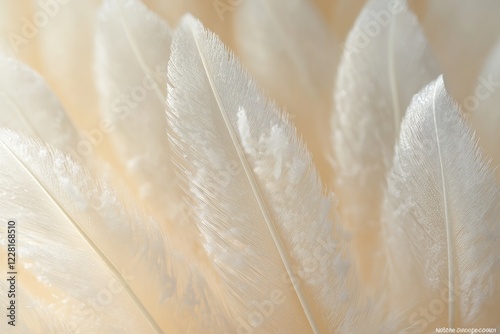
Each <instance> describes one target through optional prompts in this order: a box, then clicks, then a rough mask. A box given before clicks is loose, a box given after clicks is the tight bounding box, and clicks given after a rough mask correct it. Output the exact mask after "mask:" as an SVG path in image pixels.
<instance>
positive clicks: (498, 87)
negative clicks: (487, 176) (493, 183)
mask: <svg viewBox="0 0 500 334" xmlns="http://www.w3.org/2000/svg"><path fill="white" fill-rule="evenodd" d="M498 59H500V40H499V41H498V43H497V45H496V47H495V48H494V49H493V50H492V52H491V54H490V56H489V58H488V61H486V63H485V65H484V68H483V69H482V71H481V73H480V75H479V78H478V80H477V82H476V88H475V90H474V94H471V95H469V96H468V97H466V98H465V99H464V101H463V106H464V108H465V112H466V114H467V115H468V116H469V122H470V124H471V126H472V128H473V129H474V130H475V131H476V135H477V137H478V140H479V145H480V146H481V148H482V149H483V150H484V153H485V154H486V156H487V157H489V158H491V159H492V167H493V168H495V170H496V180H497V182H500V151H499V149H498V148H499V147H500V131H498V128H499V127H500V107H499V106H500V64H499V61H498Z"/></svg>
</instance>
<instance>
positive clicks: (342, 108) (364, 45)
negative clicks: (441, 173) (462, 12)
mask: <svg viewBox="0 0 500 334" xmlns="http://www.w3.org/2000/svg"><path fill="white" fill-rule="evenodd" d="M394 4H396V5H394ZM409 41H411V43H409ZM436 76H437V70H436V66H435V63H434V59H433V57H432V55H431V52H430V50H429V48H428V46H427V42H426V40H425V37H424V35H423V33H422V31H421V29H420V27H419V25H418V21H417V19H416V17H415V16H414V15H413V14H412V13H411V12H410V10H409V9H408V7H407V5H406V2H405V1H398V2H393V1H388V0H372V1H370V2H368V4H367V5H366V7H365V8H364V9H363V11H362V13H361V14H360V16H359V17H358V19H357V21H356V23H355V26H354V28H353V30H352V31H351V32H350V34H349V36H348V38H347V41H346V44H345V48H344V54H343V57H342V60H341V63H340V66H339V70H338V75H337V82H336V88H335V112H334V115H333V117H332V136H333V138H332V141H333V146H334V150H333V154H334V165H335V173H336V179H335V187H334V190H335V194H336V195H337V196H338V198H339V215H340V218H341V221H342V222H343V223H345V224H347V226H348V227H349V228H350V229H351V230H352V231H353V235H354V236H353V238H354V239H353V247H354V248H353V249H354V256H355V258H356V260H357V266H358V269H359V270H360V272H361V275H362V276H363V279H364V280H365V281H367V282H370V284H377V282H379V280H380V277H379V275H378V273H381V272H382V271H381V270H379V269H377V268H382V267H383V265H381V264H379V263H377V262H378V261H379V259H377V257H378V255H380V253H379V252H378V251H377V250H378V249H380V247H379V246H380V240H379V233H380V207H381V203H382V198H383V190H384V187H385V176H386V173H387V172H388V170H389V168H390V166H391V164H392V158H393V152H394V145H395V143H396V139H397V135H398V133H399V126H400V122H401V120H402V118H403V116H404V113H405V110H406V108H407V106H408V104H409V102H410V100H411V98H412V96H413V95H414V94H415V93H417V92H418V90H419V89H421V88H422V87H423V86H425V85H426V84H427V83H428V82H430V81H431V80H432V79H433V78H435V77H436Z"/></svg>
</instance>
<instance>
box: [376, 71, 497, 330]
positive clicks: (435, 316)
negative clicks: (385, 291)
mask: <svg viewBox="0 0 500 334" xmlns="http://www.w3.org/2000/svg"><path fill="white" fill-rule="evenodd" d="M499 221H500V188H499V187H498V185H496V184H495V181H494V175H493V172H492V170H491V169H490V168H489V166H488V165H487V164H486V162H485V159H484V157H483V156H482V154H481V153H480V152H479V150H478V149H477V146H476V140H475V139H474V135H473V133H472V132H471V131H470V129H469V128H468V126H467V125H466V123H465V121H464V120H463V119H462V117H461V115H460V112H459V110H458V107H457V105H456V103H455V102H454V101H453V100H452V99H451V98H450V96H449V94H448V92H447V91H446V89H445V87H444V84H443V79H442V77H441V76H440V77H439V78H438V79H437V80H436V81H434V82H432V83H431V84H429V85H428V86H427V87H425V88H424V89H423V90H422V91H421V92H420V93H419V94H418V95H416V96H415V97H414V99H413V101H412V103H411V105H410V107H409V108H408V112H407V116H406V118H405V120H404V122H403V125H402V129H401V134H400V141H399V144H398V146H397V149H396V153H395V158H394V166H393V169H392V171H391V173H390V175H389V178H388V190H387V193H386V199H385V205H384V230H385V236H386V239H385V241H386V244H385V246H386V247H387V254H388V267H389V281H388V286H390V287H391V289H392V290H393V296H394V304H393V306H394V307H395V309H397V310H402V311H403V312H405V313H406V314H407V317H408V326H409V327H410V326H411V327H412V328H413V331H414V332H415V333H428V332H429V331H431V330H432V331H433V330H434V329H435V328H438V327H450V328H464V327H465V328H467V327H468V328H480V327H482V328H488V327H490V328H491V327H493V328H496V327H497V326H498V301H499V300H500V299H499V296H500V288H499V286H498V283H499V280H498V276H499V274H500V273H499V266H498V264H499V257H498V255H499V254H500V243H499V242H498V240H499V237H500V225H499V224H498V222H499ZM493 301H495V302H493ZM495 305H496V308H495Z"/></svg>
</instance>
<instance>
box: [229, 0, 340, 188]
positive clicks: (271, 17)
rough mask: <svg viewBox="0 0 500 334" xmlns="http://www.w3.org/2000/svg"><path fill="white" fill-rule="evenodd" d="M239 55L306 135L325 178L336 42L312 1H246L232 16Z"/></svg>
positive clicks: (328, 174) (328, 169) (328, 175)
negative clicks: (233, 17) (233, 16)
mask: <svg viewBox="0 0 500 334" xmlns="http://www.w3.org/2000/svg"><path fill="white" fill-rule="evenodd" d="M234 31H235V43H236V54H237V55H238V56H239V57H240V58H241V60H242V63H243V64H244V65H245V66H246V67H247V68H248V70H249V72H250V73H251V74H252V75H253V77H254V78H255V80H256V81H257V83H258V84H259V86H260V87H262V89H263V90H264V91H265V92H266V93H267V94H268V96H269V97H270V98H272V99H274V100H275V101H276V102H277V104H278V105H279V106H280V107H282V108H283V109H285V110H286V111H287V112H288V114H290V115H291V118H292V120H293V122H294V124H295V125H296V126H297V130H298V131H299V132H300V134H301V136H302V138H303V139H304V141H305V143H306V145H307V147H308V148H309V151H310V152H311V153H312V156H313V160H314V162H315V165H316V167H317V168H318V170H319V173H320V175H321V177H322V179H323V181H324V182H325V183H326V184H328V185H331V184H332V182H333V180H332V178H331V177H332V176H333V173H332V170H331V165H330V164H329V163H328V160H327V155H328V152H330V142H329V138H328V135H327V133H328V132H329V131H328V130H329V129H328V124H329V119H330V115H331V110H332V109H331V104H332V100H331V92H332V89H333V83H334V79H335V70H336V67H337V62H338V59H339V57H340V50H339V47H338V42H337V41H336V40H335V38H334V36H333V35H332V34H331V33H330V31H329V28H328V26H327V25H326V23H325V22H323V17H322V16H321V14H320V13H319V12H318V11H317V10H316V8H315V7H314V5H313V4H312V3H310V1H308V0H277V1H267V0H253V1H245V2H243V3H242V4H241V5H240V6H239V7H238V8H237V9H236V17H235V20H234Z"/></svg>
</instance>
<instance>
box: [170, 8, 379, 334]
mask: <svg viewBox="0 0 500 334" xmlns="http://www.w3.org/2000/svg"><path fill="white" fill-rule="evenodd" d="M168 103H169V112H168V119H169V124H170V127H171V128H172V131H173V134H172V136H171V143H172V148H173V150H174V151H175V154H176V158H175V160H176V162H177V164H178V165H179V171H180V178H181V179H182V180H183V182H184V183H185V186H184V187H185V189H186V191H187V194H188V195H189V200H190V202H191V205H192V206H193V210H194V211H195V213H196V218H195V220H196V223H197V224H198V227H199V229H200V231H201V233H202V235H203V243H204V246H205V250H206V251H207V252H208V254H209V256H210V257H211V259H212V261H213V264H214V266H215V268H216V270H217V272H218V273H219V275H220V276H221V278H222V280H223V281H224V282H225V284H226V285H225V287H226V295H227V302H228V303H229V304H228V305H231V308H230V312H231V319H233V321H235V322H236V325H237V328H238V330H240V331H243V330H246V331H251V330H256V331H266V332H276V331H278V330H285V331H288V332H295V333H311V332H312V333H325V332H336V331H339V332H356V333H361V332H366V331H368V328H369V325H368V324H370V323H374V322H377V323H378V324H380V326H381V327H382V326H383V325H382V319H381V318H377V317H378V316H380V313H377V312H376V311H374V310H373V309H371V308H370V307H369V305H367V304H364V302H365V301H364V300H362V299H363V298H360V296H359V295H358V293H359V291H358V286H357V279H356V278H355V276H354V275H353V274H354V272H353V270H352V268H351V265H350V259H349V254H348V252H347V249H346V243H345V241H344V238H345V235H344V234H343V232H342V230H341V229H340V228H339V226H338V224H337V223H335V222H334V221H333V218H334V201H333V198H332V195H328V194H325V193H323V190H322V186H321V183H320V181H319V179H318V176H317V172H316V171H315V169H314V166H313V164H312V162H311V157H310V155H309V153H308V152H307V150H306V149H305V147H304V146H303V144H302V143H301V142H300V140H299V139H298V138H297V136H296V133H295V129H294V128H293V126H292V125H291V124H290V123H289V122H288V121H287V120H286V119H285V118H284V117H283V116H282V115H281V114H280V113H279V111H278V110H277V108H276V107H275V106H274V105H273V104H271V103H269V102H268V101H266V99H265V98H264V97H263V96H262V95H261V93H260V92H259V91H258V89H257V88H256V86H255V84H254V83H253V82H252V81H251V80H250V78H249V77H248V75H247V74H246V73H245V72H244V71H243V70H242V68H241V67H240V65H239V64H238V62H237V60H236V59H234V58H233V56H232V55H230V54H228V52H227V51H226V49H225V48H224V46H223V45H222V44H221V42H220V41H219V40H218V39H217V37H216V36H214V35H213V34H211V33H209V32H207V31H205V30H204V29H203V27H202V26H201V24H200V23H199V22H197V21H195V20H194V19H193V18H190V17H188V18H186V19H185V20H184V21H183V22H182V23H181V26H180V28H179V30H178V31H177V32H176V35H175V36H174V42H173V46H172V56H171V62H170V66H169V90H168ZM291 281H292V282H295V284H291V283H290V282H291ZM276 296H279V298H278V297H276ZM261 303H264V304H266V305H270V306H268V307H269V309H270V311H269V312H268V313H269V314H268V315H266V316H265V318H264V319H260V320H259V318H255V317H252V312H254V311H255V310H258V307H259V305H260V304H261ZM358 310H363V315H361V314H360V313H358ZM367 319H370V320H368V321H367Z"/></svg>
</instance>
